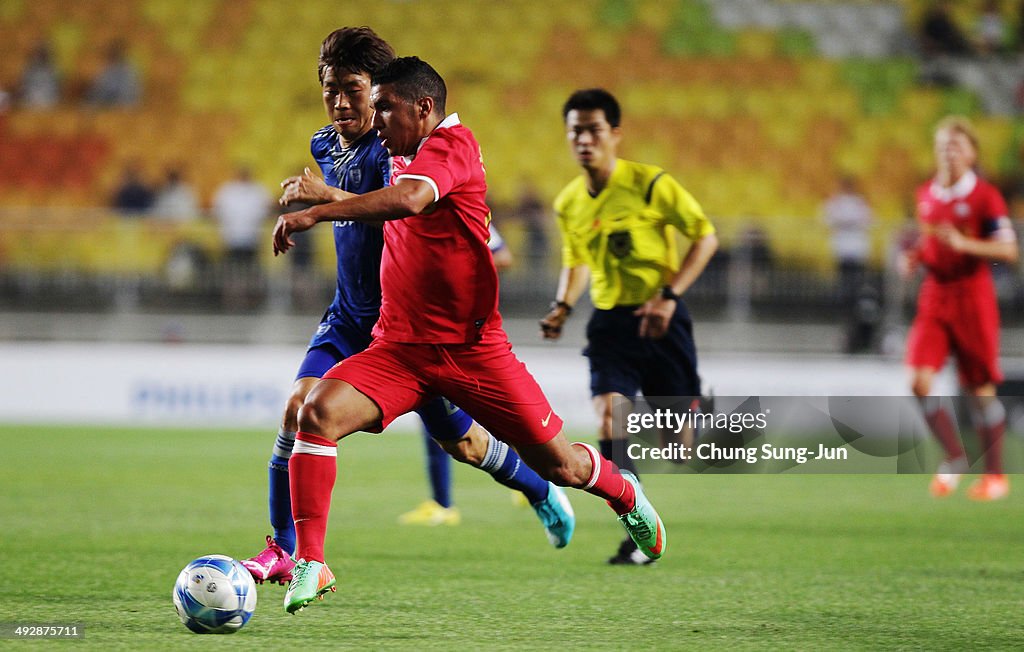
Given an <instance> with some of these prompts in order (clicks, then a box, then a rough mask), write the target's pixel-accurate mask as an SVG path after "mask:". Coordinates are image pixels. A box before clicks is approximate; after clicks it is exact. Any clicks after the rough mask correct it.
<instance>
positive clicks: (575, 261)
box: [554, 184, 586, 267]
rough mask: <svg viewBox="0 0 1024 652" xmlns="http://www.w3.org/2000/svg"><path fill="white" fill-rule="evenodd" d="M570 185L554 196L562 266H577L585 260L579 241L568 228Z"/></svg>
mask: <svg viewBox="0 0 1024 652" xmlns="http://www.w3.org/2000/svg"><path fill="white" fill-rule="evenodd" d="M571 195H572V185H571V184H570V185H569V186H567V187H566V188H565V189H564V190H562V192H560V193H559V194H558V196H557V197H556V198H555V203H554V209H555V224H556V225H557V226H558V232H559V234H561V236H562V267H577V266H579V265H582V264H584V263H585V262H586V259H585V258H584V257H583V254H582V252H581V250H580V243H579V242H577V240H576V238H574V237H573V233H572V229H570V228H569V219H570V203H571V202H570V199H569V197H570V196H571Z"/></svg>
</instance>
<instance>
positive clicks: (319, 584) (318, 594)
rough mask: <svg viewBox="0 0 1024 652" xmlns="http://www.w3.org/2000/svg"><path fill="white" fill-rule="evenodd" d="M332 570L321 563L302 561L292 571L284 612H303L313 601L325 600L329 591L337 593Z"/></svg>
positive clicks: (285, 597)
mask: <svg viewBox="0 0 1024 652" xmlns="http://www.w3.org/2000/svg"><path fill="white" fill-rule="evenodd" d="M335 584H337V580H335V579H334V573H332V572H331V569H330V568H328V567H327V564H324V563H322V562H319V561H306V560H305V559H300V560H299V561H298V562H297V563H296V564H295V568H293V569H292V581H291V584H289V585H288V590H287V591H285V594H284V610H285V611H287V612H288V613H290V614H293V613H295V612H296V611H301V610H302V609H304V608H305V607H306V605H308V604H309V603H310V602H312V601H313V600H323V599H324V594H325V593H327V592H328V591H337V590H338V589H337V587H336V586H335Z"/></svg>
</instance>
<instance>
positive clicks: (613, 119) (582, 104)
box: [562, 88, 622, 127]
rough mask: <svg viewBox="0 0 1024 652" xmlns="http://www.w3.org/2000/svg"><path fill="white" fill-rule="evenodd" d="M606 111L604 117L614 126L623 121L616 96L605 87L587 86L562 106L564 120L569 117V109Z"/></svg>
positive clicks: (571, 96)
mask: <svg viewBox="0 0 1024 652" xmlns="http://www.w3.org/2000/svg"><path fill="white" fill-rule="evenodd" d="M598 109H600V110H602V111H604V117H605V119H606V120H607V121H608V124H610V125H611V126H613V127H618V126H619V123H620V122H621V121H622V109H620V108H619V101H618V100H616V99H615V96H614V95H612V94H611V93H609V92H608V91H606V90H605V89H603V88H585V89H583V90H578V91H576V92H575V93H573V94H572V95H570V96H569V99H568V100H566V101H565V105H564V106H562V120H565V119H566V118H567V117H569V111H596V110H598Z"/></svg>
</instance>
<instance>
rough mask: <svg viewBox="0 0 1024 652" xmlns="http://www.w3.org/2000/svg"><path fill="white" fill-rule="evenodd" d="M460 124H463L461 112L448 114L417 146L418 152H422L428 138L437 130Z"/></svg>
mask: <svg viewBox="0 0 1024 652" xmlns="http://www.w3.org/2000/svg"><path fill="white" fill-rule="evenodd" d="M460 124H462V123H461V122H459V114H458V113H452V114H450V115H448V116H447V117H445V119H444V120H442V121H441V122H439V123H438V125H437V126H436V127H434V129H433V130H432V131H431V132H430V133H429V134H427V135H426V136H425V137H424V138H423V139H422V140H421V141H420V144H419V145H417V146H416V154H419V153H420V149H421V148H422V147H423V144H424V143H425V142H427V138H430V137H431V136H432V135H433V134H434V132H435V131H437V130H438V129H448V128H449V127H455V126H458V125H460ZM416 154H413V156H416ZM409 158H410V160H411V159H412V156H411V157H409Z"/></svg>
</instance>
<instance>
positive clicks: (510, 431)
mask: <svg viewBox="0 0 1024 652" xmlns="http://www.w3.org/2000/svg"><path fill="white" fill-rule="evenodd" d="M484 339H485V341H482V342H476V343H473V344H402V343H397V342H388V341H386V340H380V339H377V340H374V341H373V343H372V344H370V347H369V348H368V349H366V350H365V351H362V352H360V353H357V354H356V355H354V356H352V357H350V358H347V359H345V360H342V361H341V362H339V363H338V364H337V365H335V366H334V367H332V368H331V370H330V371H328V372H327V373H326V374H324V378H333V379H336V380H343V381H345V382H347V383H348V384H350V385H352V386H353V387H355V388H356V389H357V390H359V391H360V392H362V393H363V394H365V395H366V396H368V397H370V399H371V400H372V401H373V402H374V403H376V404H377V406H378V407H379V408H380V410H381V412H382V413H383V418H382V419H381V424H380V429H379V430H377V432H379V431H380V430H383V429H384V428H386V427H387V426H388V424H390V423H391V422H392V421H394V420H395V419H396V418H397V417H399V416H401V415H403V414H405V413H406V412H411V411H412V410H414V409H416V408H417V407H419V406H420V405H421V404H423V403H424V402H425V401H427V400H428V399H431V398H433V397H435V396H444V397H445V398H447V399H448V400H449V401H451V402H452V403H454V404H455V405H458V406H459V407H460V408H462V409H463V410H465V411H466V413H468V414H469V416H471V417H473V419H475V420H476V422H477V423H479V424H480V425H482V426H483V427H484V428H486V429H487V430H488V431H490V433H491V434H493V435H494V436H495V437H497V438H498V439H500V440H502V441H504V442H506V443H508V444H511V445H513V446H519V445H524V444H526V445H528V444H543V443H545V442H547V441H549V440H550V439H552V438H553V437H554V436H555V435H557V434H558V433H559V432H561V431H562V420H561V419H560V418H559V417H558V415H557V414H555V413H554V411H553V410H552V409H551V405H550V403H548V400H547V398H546V397H545V396H544V392H542V391H541V389H540V386H539V385H537V381H536V380H534V379H533V376H531V375H530V372H529V371H527V369H526V365H524V364H523V363H522V362H520V361H519V359H518V358H516V356H515V354H514V353H512V345H511V344H509V342H508V337H507V336H506V335H505V332H504V331H502V330H500V329H499V330H496V331H495V332H494V334H490V335H488V336H486V337H485V338H484Z"/></svg>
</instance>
